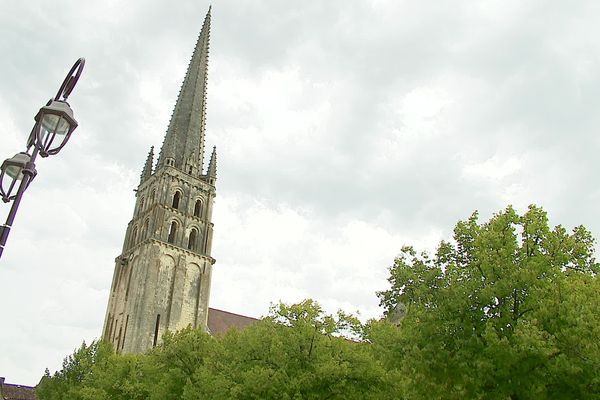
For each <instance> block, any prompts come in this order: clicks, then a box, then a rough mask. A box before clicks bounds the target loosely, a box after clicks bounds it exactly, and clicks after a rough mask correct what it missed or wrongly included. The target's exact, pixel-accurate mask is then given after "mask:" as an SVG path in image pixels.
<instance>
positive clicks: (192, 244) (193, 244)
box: [188, 228, 198, 250]
mask: <svg viewBox="0 0 600 400" xmlns="http://www.w3.org/2000/svg"><path fill="white" fill-rule="evenodd" d="M196 236H198V231H197V230H196V228H192V230H191V232H190V237H189V239H188V249H190V250H196Z"/></svg>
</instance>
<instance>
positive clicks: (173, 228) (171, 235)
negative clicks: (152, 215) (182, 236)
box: [167, 221, 177, 243]
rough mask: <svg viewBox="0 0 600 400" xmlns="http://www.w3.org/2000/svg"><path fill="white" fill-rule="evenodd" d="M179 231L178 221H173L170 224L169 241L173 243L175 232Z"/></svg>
mask: <svg viewBox="0 0 600 400" xmlns="http://www.w3.org/2000/svg"><path fill="white" fill-rule="evenodd" d="M176 233H177V222H175V221H173V222H171V225H170V226H169V236H168V237H167V242H169V243H173V242H174V241H175V234H176Z"/></svg>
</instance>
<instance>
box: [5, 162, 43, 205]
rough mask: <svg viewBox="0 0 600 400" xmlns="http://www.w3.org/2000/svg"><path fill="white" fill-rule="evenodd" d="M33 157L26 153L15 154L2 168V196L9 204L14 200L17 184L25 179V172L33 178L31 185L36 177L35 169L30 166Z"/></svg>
mask: <svg viewBox="0 0 600 400" xmlns="http://www.w3.org/2000/svg"><path fill="white" fill-rule="evenodd" d="M30 162H31V156H30V155H29V154H27V153H25V152H20V153H17V154H15V155H14V156H13V157H11V158H7V159H6V160H4V162H3V163H2V166H0V195H1V196H2V201H3V202H5V203H8V202H9V201H11V200H14V199H15V197H16V195H17V194H16V192H17V190H16V189H18V185H17V183H18V182H20V181H21V180H22V179H23V176H24V172H29V173H30V174H31V178H30V179H29V182H28V183H27V184H28V185H29V183H30V182H31V181H32V180H33V178H34V177H35V175H36V171H35V168H34V167H33V166H31V165H28V164H30Z"/></svg>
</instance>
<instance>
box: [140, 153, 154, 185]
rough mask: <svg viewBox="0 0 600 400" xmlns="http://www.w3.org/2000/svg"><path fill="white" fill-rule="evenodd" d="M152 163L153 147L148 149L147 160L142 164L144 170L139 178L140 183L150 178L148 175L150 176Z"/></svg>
mask: <svg viewBox="0 0 600 400" xmlns="http://www.w3.org/2000/svg"><path fill="white" fill-rule="evenodd" d="M153 162H154V146H152V147H150V151H149V152H148V158H146V163H145V164H144V169H143V170H142V176H140V183H142V182H144V181H145V180H146V179H148V178H150V175H152V163H153Z"/></svg>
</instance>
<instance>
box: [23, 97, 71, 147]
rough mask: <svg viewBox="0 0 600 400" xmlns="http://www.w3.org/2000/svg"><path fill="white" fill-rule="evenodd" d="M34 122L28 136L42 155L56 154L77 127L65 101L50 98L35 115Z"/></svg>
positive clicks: (30, 143) (30, 142)
mask: <svg viewBox="0 0 600 400" xmlns="http://www.w3.org/2000/svg"><path fill="white" fill-rule="evenodd" d="M35 121H36V124H35V126H34V128H33V132H32V133H31V137H30V138H29V145H32V144H34V145H35V146H36V147H37V148H38V150H39V152H40V155H41V156H42V157H48V156H49V155H53V154H56V153H58V152H59V151H60V149H62V148H63V146H64V145H65V144H66V143H67V141H68V140H69V138H70V137H71V134H72V133H73V131H74V130H75V128H77V121H76V120H75V118H73V110H72V109H71V107H70V106H69V104H68V103H67V102H66V101H59V100H50V101H49V102H48V104H46V105H45V106H44V107H42V108H40V111H39V112H38V114H37V115H36V116H35Z"/></svg>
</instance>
